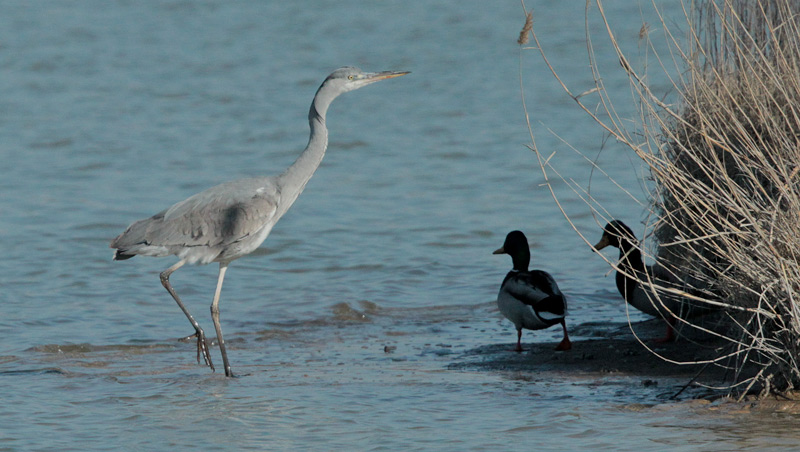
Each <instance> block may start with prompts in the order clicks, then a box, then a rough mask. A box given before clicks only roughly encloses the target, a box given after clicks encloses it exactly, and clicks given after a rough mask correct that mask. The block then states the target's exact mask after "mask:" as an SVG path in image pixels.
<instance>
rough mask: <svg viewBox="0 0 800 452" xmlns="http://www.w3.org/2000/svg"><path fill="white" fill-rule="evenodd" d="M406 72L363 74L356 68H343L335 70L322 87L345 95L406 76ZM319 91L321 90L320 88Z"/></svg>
mask: <svg viewBox="0 0 800 452" xmlns="http://www.w3.org/2000/svg"><path fill="white" fill-rule="evenodd" d="M406 74H408V72H400V71H384V72H363V71H362V70H361V69H359V68H356V67H350V66H345V67H341V68H339V69H336V70H335V71H333V72H332V73H331V75H329V76H328V78H326V79H325V81H324V82H323V83H322V86H323V87H324V86H329V87H331V88H336V91H338V92H342V93H345V92H347V91H353V90H354V89H358V88H361V87H364V86H367V85H369V84H370V83H375V82H379V81H381V80H386V79H390V78H395V77H400V76H401V75H406ZM320 89H321V88H320Z"/></svg>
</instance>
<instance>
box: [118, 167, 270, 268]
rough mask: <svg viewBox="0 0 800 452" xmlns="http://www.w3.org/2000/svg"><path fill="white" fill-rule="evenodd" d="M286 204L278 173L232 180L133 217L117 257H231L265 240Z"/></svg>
mask: <svg viewBox="0 0 800 452" xmlns="http://www.w3.org/2000/svg"><path fill="white" fill-rule="evenodd" d="M281 204H282V203H281V189H280V187H279V186H278V185H277V183H276V180H275V178H272V177H257V178H249V179H239V180H235V181H232V182H226V183H224V184H220V185H217V186H215V187H212V188H209V189H208V190H205V191H202V192H200V193H198V194H196V195H194V196H191V197H189V198H188V199H186V200H184V201H181V202H179V203H176V204H174V205H173V206H172V207H170V208H168V209H165V210H163V211H161V212H159V213H157V214H155V215H153V216H152V217H150V218H147V219H144V220H139V221H137V222H135V223H133V224H132V225H131V226H130V227H128V229H127V230H126V231H125V232H124V233H123V234H122V235H121V236H119V237H117V238H116V239H115V240H114V242H113V247H115V248H117V252H116V254H115V258H116V259H117V260H121V259H126V258H129V257H133V256H134V255H142V256H153V257H165V256H170V255H175V256H177V257H178V258H179V259H182V260H184V261H186V263H187V264H209V263H211V262H230V261H233V260H235V259H238V258H240V257H242V256H244V255H247V254H249V253H251V252H253V251H254V250H255V249H256V248H258V247H259V246H260V245H261V243H263V242H264V240H265V239H266V238H267V235H269V232H270V231H271V230H272V226H273V225H274V224H275V222H277V220H278V219H279V218H280V214H282V213H283V212H285V211H286V210H285V209H283V212H279V211H278V208H277V206H278V205H281ZM284 205H285V204H284Z"/></svg>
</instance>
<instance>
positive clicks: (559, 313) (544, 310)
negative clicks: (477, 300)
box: [493, 231, 572, 352]
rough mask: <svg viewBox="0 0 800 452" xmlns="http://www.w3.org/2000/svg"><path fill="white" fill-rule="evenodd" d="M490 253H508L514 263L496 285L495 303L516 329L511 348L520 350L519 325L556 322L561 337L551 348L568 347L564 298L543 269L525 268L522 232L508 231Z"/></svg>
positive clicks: (526, 253)
mask: <svg viewBox="0 0 800 452" xmlns="http://www.w3.org/2000/svg"><path fill="white" fill-rule="evenodd" d="M493 254H508V255H510V256H511V260H512V261H513V262H514V268H513V269H512V270H511V271H510V272H508V274H507V275H506V277H505V279H504V280H503V284H501V285H500V293H498V294H497V306H498V307H499V308H500V312H501V313H503V315H504V316H505V317H506V318H507V319H508V320H511V322H512V323H514V327H516V329H517V348H516V349H515V351H517V352H521V351H522V329H523V328H525V329H528V330H541V329H544V328H548V327H551V326H553V325H555V324H557V323H560V324H561V327H562V328H563V329H564V339H563V340H562V341H561V342H560V343H559V344H558V346H556V348H555V349H556V350H569V349H571V348H572V343H571V342H570V341H569V336H568V335H567V324H566V322H565V321H564V317H565V316H566V315H567V299H566V298H565V297H564V294H562V293H561V291H560V290H559V289H558V284H556V281H555V280H554V279H553V277H552V276H550V275H549V274H548V273H547V272H544V271H541V270H528V264H529V263H530V260H531V252H530V249H529V248H528V239H527V238H526V237H525V234H523V233H522V232H520V231H511V232H509V233H508V235H507V236H506V241H505V243H503V246H502V247H500V248H499V249H497V250H495V252H494V253H493Z"/></svg>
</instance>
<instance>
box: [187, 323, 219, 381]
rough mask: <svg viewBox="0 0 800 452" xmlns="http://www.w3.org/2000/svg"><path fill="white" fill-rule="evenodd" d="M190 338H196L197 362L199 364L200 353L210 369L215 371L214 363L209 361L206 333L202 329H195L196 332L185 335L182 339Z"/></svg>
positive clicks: (209, 354)
mask: <svg viewBox="0 0 800 452" xmlns="http://www.w3.org/2000/svg"><path fill="white" fill-rule="evenodd" d="M192 338H197V364H200V355H201V354H202V355H203V360H204V361H205V363H206V366H208V367H210V368H211V370H212V371H216V369H214V363H212V362H211V353H209V351H208V341H206V335H205V333H203V330H197V332H196V333H194V334H192V335H191V336H186V337H185V338H183V340H185V341H188V340H191V339H192Z"/></svg>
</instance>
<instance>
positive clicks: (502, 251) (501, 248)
mask: <svg viewBox="0 0 800 452" xmlns="http://www.w3.org/2000/svg"><path fill="white" fill-rule="evenodd" d="M492 254H506V249H505V248H503V247H502V246H501V247H500V248H497V249H496V250H494V252H492Z"/></svg>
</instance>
